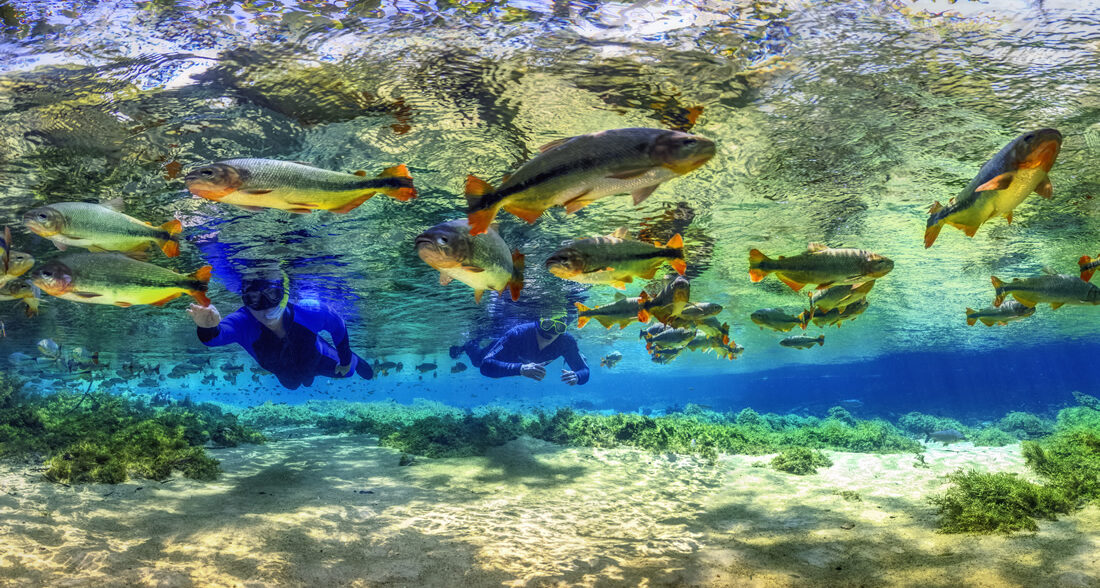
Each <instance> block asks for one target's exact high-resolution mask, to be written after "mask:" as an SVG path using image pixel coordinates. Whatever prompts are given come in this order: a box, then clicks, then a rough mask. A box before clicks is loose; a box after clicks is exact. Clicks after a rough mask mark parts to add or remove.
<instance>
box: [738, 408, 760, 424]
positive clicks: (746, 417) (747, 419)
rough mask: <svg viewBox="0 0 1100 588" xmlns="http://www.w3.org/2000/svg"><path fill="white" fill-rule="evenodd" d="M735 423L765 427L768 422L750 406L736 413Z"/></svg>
mask: <svg viewBox="0 0 1100 588" xmlns="http://www.w3.org/2000/svg"><path fill="white" fill-rule="evenodd" d="M733 422H735V423H737V424H738V425H741V426H742V427H766V426H768V422H767V421H765V420H764V417H762V416H760V413H758V412H756V411H755V410H753V409H751V408H746V409H743V410H742V411H741V412H739V413H737V417H736V418H735V419H734V421H733Z"/></svg>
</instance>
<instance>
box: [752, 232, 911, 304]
mask: <svg viewBox="0 0 1100 588" xmlns="http://www.w3.org/2000/svg"><path fill="white" fill-rule="evenodd" d="M892 269H894V262H893V261H891V260H890V259H888V258H886V257H883V256H881V255H879V254H878V253H871V252H870V251H864V250H862V249H832V248H829V247H826V246H825V245H822V244H820V243H810V245H809V247H808V248H807V249H806V251H804V252H802V253H799V254H798V255H792V256H790V257H783V256H780V257H778V258H776V259H771V258H770V257H768V256H767V255H764V254H763V253H761V252H760V251H759V250H758V249H753V250H751V251H749V278H750V279H751V280H752V281H754V282H759V281H760V280H763V279H764V277H765V276H767V275H768V274H770V273H772V272H775V275H776V277H778V278H779V279H780V281H782V282H783V283H784V284H786V285H788V286H790V287H791V289H792V290H794V291H795V292H797V291H799V290H801V289H802V287H803V286H805V285H806V284H817V285H818V288H824V287H826V286H832V285H838V286H839V285H843V284H859V283H862V282H866V281H867V280H871V279H875V278H881V277H882V276H885V275H886V274H888V273H890V270H892Z"/></svg>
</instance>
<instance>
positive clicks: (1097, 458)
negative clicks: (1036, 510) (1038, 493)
mask: <svg viewBox="0 0 1100 588" xmlns="http://www.w3.org/2000/svg"><path fill="white" fill-rule="evenodd" d="M1022 451H1023V454H1024V461H1025V463H1027V465H1028V467H1030V468H1031V469H1032V470H1034V471H1035V473H1037V474H1039V475H1040V476H1043V477H1044V478H1046V479H1047V480H1048V482H1049V484H1050V485H1052V486H1055V487H1058V488H1060V489H1062V490H1063V491H1065V493H1066V494H1067V495H1069V496H1071V497H1073V498H1074V499H1076V500H1081V501H1090V500H1096V499H1098V498H1100V429H1084V428H1082V429H1074V430H1067V431H1061V432H1059V433H1057V434H1055V435H1052V436H1050V437H1047V438H1045V439H1042V440H1040V441H1025V442H1024V444H1023V448H1022Z"/></svg>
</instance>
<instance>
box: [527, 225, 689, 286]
mask: <svg viewBox="0 0 1100 588" xmlns="http://www.w3.org/2000/svg"><path fill="white" fill-rule="evenodd" d="M665 263H668V264H669V265H671V266H672V267H673V268H674V269H675V270H676V271H677V273H679V274H680V275H684V272H685V271H687V264H686V263H684V240H683V238H681V237H680V235H679V234H677V235H675V236H673V237H672V238H671V239H669V240H668V243H666V244H664V245H661V244H660V243H659V242H657V243H645V242H643V241H636V240H634V239H631V238H629V236H628V233H627V230H626V228H625V227H624V228H620V229H618V230H617V231H615V232H614V233H612V234H610V235H607V236H604V237H592V238H590V239H576V240H574V241H569V242H568V243H565V244H564V245H563V246H562V247H561V248H560V249H558V250H557V251H555V252H554V253H552V254H551V255H550V257H548V258H547V259H546V268H547V269H548V270H550V273H552V274H554V275H555V276H557V277H559V278H561V279H563V280H570V281H573V282H580V283H582V284H608V285H610V286H612V287H614V288H618V289H620V290H623V289H625V288H626V285H627V284H629V283H631V282H633V281H634V278H644V279H647V280H649V279H652V278H653V276H654V275H656V274H657V270H658V269H659V268H660V267H661V266H662V265H664V264H665Z"/></svg>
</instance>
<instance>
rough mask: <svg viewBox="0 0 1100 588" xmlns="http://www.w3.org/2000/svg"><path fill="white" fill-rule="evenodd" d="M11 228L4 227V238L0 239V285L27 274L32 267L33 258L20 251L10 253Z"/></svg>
mask: <svg viewBox="0 0 1100 588" xmlns="http://www.w3.org/2000/svg"><path fill="white" fill-rule="evenodd" d="M11 246H12V245H11V228H10V227H4V236H3V238H0V285H3V284H7V283H8V282H10V281H11V280H13V279H15V278H18V277H19V276H21V275H23V274H25V273H27V270H29V269H31V267H33V266H34V257H31V255H30V254H29V253H23V252H22V251H12V248H11Z"/></svg>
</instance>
